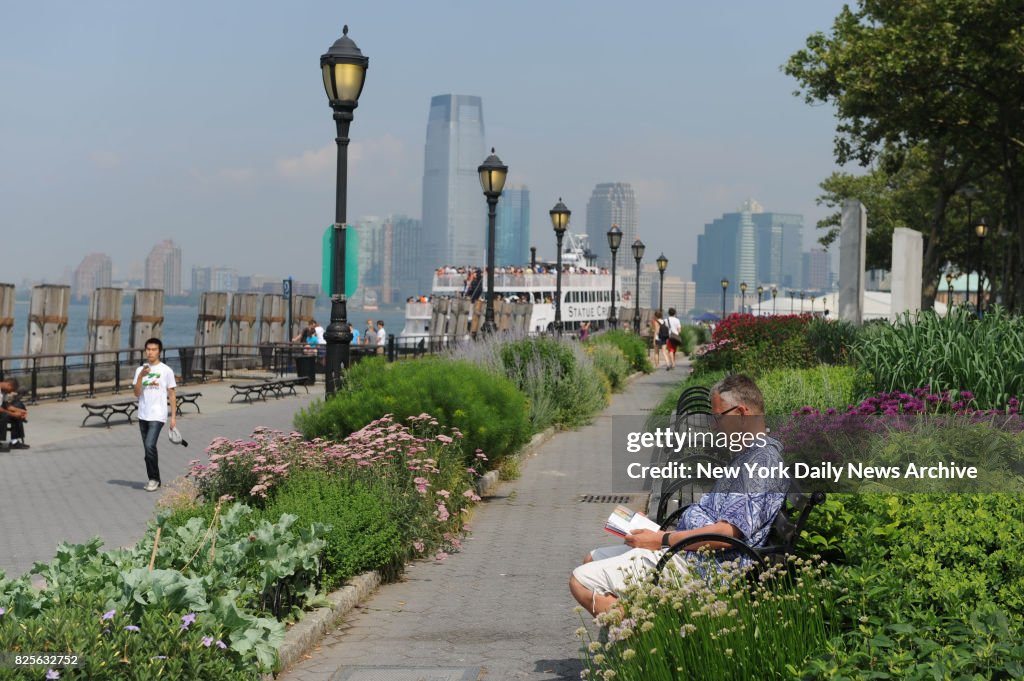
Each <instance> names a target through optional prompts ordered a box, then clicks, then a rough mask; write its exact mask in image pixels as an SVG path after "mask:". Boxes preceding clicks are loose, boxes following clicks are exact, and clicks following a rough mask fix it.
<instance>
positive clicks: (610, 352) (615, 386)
mask: <svg viewBox="0 0 1024 681" xmlns="http://www.w3.org/2000/svg"><path fill="white" fill-rule="evenodd" d="M587 352H588V353H589V354H590V356H591V358H592V359H593V360H594V366H595V367H596V368H597V370H598V371H600V372H601V373H602V374H604V377H605V378H606V379H608V385H609V386H611V389H612V392H619V391H620V390H622V388H623V387H624V386H625V385H626V379H627V378H629V374H630V366H629V360H627V359H626V356H625V355H623V354H622V351H621V350H619V349H618V348H617V347H615V346H614V345H611V344H610V343H595V344H593V345H590V346H588V348H587Z"/></svg>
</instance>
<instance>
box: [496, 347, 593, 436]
mask: <svg viewBox="0 0 1024 681" xmlns="http://www.w3.org/2000/svg"><path fill="white" fill-rule="evenodd" d="M497 352H498V354H499V357H500V358H501V364H502V368H503V370H504V374H505V376H507V377H508V378H509V380H511V381H512V383H513V384H514V385H515V386H516V387H518V388H519V389H520V391H522V392H523V393H524V394H526V396H527V397H529V398H530V400H531V403H533V404H538V403H539V404H546V405H549V406H548V408H547V409H546V410H545V411H540V410H539V409H537V408H534V409H533V410H532V413H533V422H534V430H538V431H539V430H543V429H544V428H546V427H547V426H548V425H550V424H552V423H554V424H556V425H559V426H562V427H573V426H577V425H581V424H583V423H587V422H589V420H590V419H591V418H592V417H593V415H594V414H596V413H597V412H598V411H600V410H601V409H603V408H604V407H605V406H606V405H607V404H608V388H607V387H606V386H607V384H606V383H605V382H603V381H602V378H601V375H600V374H599V373H598V371H597V369H595V367H594V362H593V361H592V360H591V358H590V357H589V356H588V355H587V354H586V353H584V352H581V351H580V349H579V346H578V344H577V343H575V342H569V341H563V340H559V339H557V338H551V337H547V336H540V337H536V338H525V339H522V340H517V341H512V342H507V343H502V344H500V345H499V346H497ZM538 398H539V399H538Z"/></svg>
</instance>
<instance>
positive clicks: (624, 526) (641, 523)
mask: <svg viewBox="0 0 1024 681" xmlns="http://www.w3.org/2000/svg"><path fill="white" fill-rule="evenodd" d="M634 530H654V531H655V532H660V531H661V526H660V525H658V523H656V522H654V521H653V520H651V519H650V518H648V517H647V516H645V515H642V514H640V513H637V512H636V511H634V510H632V509H629V508H627V507H625V506H616V507H615V510H614V511H612V514H611V515H610V516H608V522H607V523H605V525H604V531H605V532H611V533H612V534H614V535H615V536H617V537H625V536H626V535H627V534H631V533H632V532H633V531H634Z"/></svg>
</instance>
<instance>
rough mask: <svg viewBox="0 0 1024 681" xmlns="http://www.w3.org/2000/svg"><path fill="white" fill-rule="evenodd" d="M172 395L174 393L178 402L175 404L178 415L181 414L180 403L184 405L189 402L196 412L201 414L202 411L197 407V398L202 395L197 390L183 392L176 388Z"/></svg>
mask: <svg viewBox="0 0 1024 681" xmlns="http://www.w3.org/2000/svg"><path fill="white" fill-rule="evenodd" d="M174 395H175V398H176V401H177V403H178V404H177V405H175V409H176V411H177V414H178V416H181V407H182V405H185V404H191V405H192V406H193V407H195V408H196V413H197V414H201V413H202V411H201V410H200V409H199V402H198V400H199V398H200V397H202V396H203V394H202V393H201V392H199V391H197V390H190V391H184V392H181V391H177V390H176V391H175V392H174Z"/></svg>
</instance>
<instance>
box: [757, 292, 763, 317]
mask: <svg viewBox="0 0 1024 681" xmlns="http://www.w3.org/2000/svg"><path fill="white" fill-rule="evenodd" d="M763 295H764V286H758V287H757V316H758V317H760V316H761V315H762V310H761V296H763Z"/></svg>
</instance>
